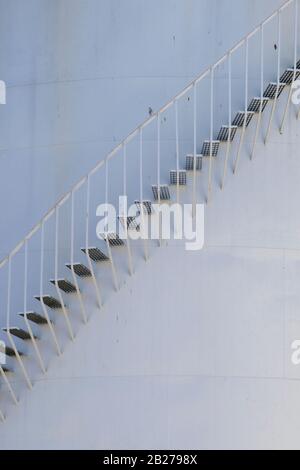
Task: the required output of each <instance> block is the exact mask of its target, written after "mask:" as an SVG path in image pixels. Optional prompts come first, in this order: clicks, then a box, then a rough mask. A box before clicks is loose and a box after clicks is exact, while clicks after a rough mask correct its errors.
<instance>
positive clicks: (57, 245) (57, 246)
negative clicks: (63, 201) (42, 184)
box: [54, 205, 74, 341]
mask: <svg viewBox="0 0 300 470" xmlns="http://www.w3.org/2000/svg"><path fill="white" fill-rule="evenodd" d="M58 239H59V206H58V205H57V206H56V208H55V263H54V264H55V266H54V272H55V274H54V284H55V289H56V293H57V295H58V298H59V301H60V304H61V308H62V311H63V315H64V317H65V321H66V325H67V329H68V332H69V335H70V338H71V340H72V341H74V333H73V328H72V325H71V322H70V319H69V316H68V312H67V309H66V306H65V303H64V299H63V296H62V293H61V291H60V288H59V285H58V253H59V243H58Z"/></svg>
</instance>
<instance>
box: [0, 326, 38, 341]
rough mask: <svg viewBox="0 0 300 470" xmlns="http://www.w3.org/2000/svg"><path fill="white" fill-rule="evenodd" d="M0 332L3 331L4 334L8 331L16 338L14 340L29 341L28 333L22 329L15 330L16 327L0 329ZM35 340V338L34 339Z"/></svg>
mask: <svg viewBox="0 0 300 470" xmlns="http://www.w3.org/2000/svg"><path fill="white" fill-rule="evenodd" d="M2 331H5V332H6V333H7V332H8V331H9V332H10V333H11V335H13V336H16V338H19V339H23V340H24V341H28V340H31V336H30V334H29V333H28V331H26V330H23V329H22V328H17V327H11V328H9V329H7V328H2ZM34 338H35V339H37V337H36V336H35V337H34Z"/></svg>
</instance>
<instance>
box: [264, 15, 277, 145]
mask: <svg viewBox="0 0 300 470" xmlns="http://www.w3.org/2000/svg"><path fill="white" fill-rule="evenodd" d="M277 15H278V49H277V51H278V52H277V54H278V56H277V88H276V94H275V98H274V102H273V106H272V111H271V115H270V119H269V125H268V129H267V133H266V137H265V144H267V142H268V138H269V135H270V131H271V127H272V122H273V118H274V114H275V109H276V105H277V101H278V95H279V88H280V59H281V10H278V13H277Z"/></svg>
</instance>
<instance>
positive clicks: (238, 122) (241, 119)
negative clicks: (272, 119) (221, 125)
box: [232, 111, 255, 127]
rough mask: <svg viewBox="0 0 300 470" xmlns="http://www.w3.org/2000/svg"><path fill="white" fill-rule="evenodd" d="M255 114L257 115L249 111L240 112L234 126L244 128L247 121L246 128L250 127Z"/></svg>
mask: <svg viewBox="0 0 300 470" xmlns="http://www.w3.org/2000/svg"><path fill="white" fill-rule="evenodd" d="M254 114H255V113H254V112H253V111H247V113H245V111H239V112H238V113H237V114H236V116H235V118H234V120H233V123H232V125H233V126H237V127H243V126H244V122H245V120H246V127H248V126H249V124H250V122H251V121H252V118H253V116H254ZM246 115H247V119H246Z"/></svg>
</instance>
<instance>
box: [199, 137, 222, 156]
mask: <svg viewBox="0 0 300 470" xmlns="http://www.w3.org/2000/svg"><path fill="white" fill-rule="evenodd" d="M219 147H220V141H219V140H212V141H210V140H205V141H204V143H203V147H202V152H201V154H202V155H203V157H210V154H211V155H212V157H216V156H217V155H218V151H219Z"/></svg>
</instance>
